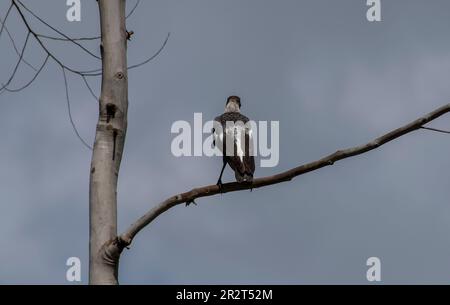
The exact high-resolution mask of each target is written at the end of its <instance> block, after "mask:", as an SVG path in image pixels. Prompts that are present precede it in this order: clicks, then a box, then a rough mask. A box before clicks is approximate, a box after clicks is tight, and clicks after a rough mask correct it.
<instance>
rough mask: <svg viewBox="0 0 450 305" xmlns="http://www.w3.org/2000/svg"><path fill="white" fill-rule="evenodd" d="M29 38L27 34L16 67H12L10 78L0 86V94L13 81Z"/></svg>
mask: <svg viewBox="0 0 450 305" xmlns="http://www.w3.org/2000/svg"><path fill="white" fill-rule="evenodd" d="M29 38H30V32H28V34H27V38H26V39H25V43H24V44H23V47H22V51H21V52H20V56H19V59H18V60H17V63H16V65H15V66H14V70H13V72H12V74H11V76H10V77H9V79H8V81H7V82H6V84H2V87H1V88H0V92H1V91H3V89H5V88H6V87H7V86H9V84H10V83H11V81H12V80H13V79H14V76H16V73H17V70H18V69H19V66H20V63H21V62H22V58H23V55H24V53H25V49H26V48H27V44H28V39H29Z"/></svg>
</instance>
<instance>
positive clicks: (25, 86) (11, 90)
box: [4, 55, 50, 92]
mask: <svg viewBox="0 0 450 305" xmlns="http://www.w3.org/2000/svg"><path fill="white" fill-rule="evenodd" d="M49 58H50V56H48V55H47V56H46V57H45V60H44V62H43V63H42V65H41V67H40V68H39V69H38V70H37V71H36V73H35V74H34V76H33V78H32V79H31V80H30V81H29V82H28V83H26V84H25V85H23V86H22V87H20V88H17V89H10V88H8V87H5V88H4V89H5V91H8V92H19V91H22V90H24V89H25V88H27V87H28V86H30V85H31V84H32V83H33V82H34V81H35V80H36V78H37V77H38V76H39V74H40V73H41V71H42V70H43V69H44V67H45V65H46V64H47V61H48V59H49Z"/></svg>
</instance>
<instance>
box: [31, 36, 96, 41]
mask: <svg viewBox="0 0 450 305" xmlns="http://www.w3.org/2000/svg"><path fill="white" fill-rule="evenodd" d="M37 35H38V36H39V37H42V38H46V39H51V40H57V41H69V42H72V41H91V40H98V39H100V38H101V37H100V36H94V37H80V38H64V37H55V36H50V35H44V34H37Z"/></svg>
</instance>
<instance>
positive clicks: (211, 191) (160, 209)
mask: <svg viewBox="0 0 450 305" xmlns="http://www.w3.org/2000/svg"><path fill="white" fill-rule="evenodd" d="M447 112H450V104H447V105H445V106H442V107H440V108H438V109H436V110H434V111H432V112H430V113H428V114H426V115H425V116H423V117H420V118H418V119H416V120H415V121H413V122H411V123H409V124H406V125H404V126H402V127H400V128H397V129H395V130H393V131H391V132H388V133H386V134H384V135H382V136H381V137H378V138H376V139H374V140H373V141H371V142H369V143H366V144H363V145H360V146H356V147H352V148H347V149H343V150H338V151H336V152H335V153H333V154H331V155H328V156H326V157H323V158H321V159H319V160H317V161H314V162H311V163H307V164H304V165H300V166H298V167H295V168H292V169H290V170H288V171H285V172H282V173H279V174H276V175H273V176H267V177H262V178H257V179H255V180H254V181H253V184H244V183H237V182H232V183H227V184H224V185H223V186H222V193H228V192H236V191H242V190H248V189H256V188H260V187H264V186H269V185H273V184H277V183H281V182H286V181H290V180H292V179H293V178H295V177H297V176H300V175H303V174H306V173H308V172H311V171H315V170H318V169H320V168H322V167H325V166H329V165H333V164H334V163H335V162H337V161H339V160H343V159H346V158H350V157H354V156H357V155H360V154H363V153H366V152H368V151H371V150H373V149H376V148H378V147H380V146H382V145H384V144H386V143H388V142H390V141H393V140H395V139H397V138H399V137H401V136H403V135H405V134H407V133H410V132H412V131H415V130H417V129H420V128H422V126H423V125H424V124H426V123H428V122H430V121H433V120H434V119H436V118H438V117H440V116H442V115H443V114H445V113H447ZM219 193H221V191H220V189H219V187H218V186H217V185H208V186H203V187H198V188H194V189H192V190H191V191H189V192H185V193H180V194H178V195H175V196H172V197H169V198H168V199H166V200H164V201H163V202H161V203H159V204H158V205H157V206H155V207H154V208H152V209H151V210H150V211H148V212H147V213H146V214H145V215H144V216H142V217H141V218H139V219H138V220H137V221H136V222H135V223H134V224H133V225H131V226H130V227H129V228H128V229H127V230H126V231H125V232H124V233H122V234H121V235H120V236H118V237H117V240H116V242H114V243H111V244H110V245H109V247H118V249H116V251H119V252H120V251H122V249H123V247H127V246H128V245H130V244H131V242H132V240H133V238H134V237H135V236H136V234H137V233H139V232H140V231H141V230H142V229H143V228H145V227H146V226H147V225H148V224H150V223H151V222H152V221H153V220H155V219H156V218H157V217H158V216H159V215H161V214H162V213H164V212H165V211H167V210H169V209H170V208H172V207H174V206H176V205H179V204H182V203H186V204H189V203H193V202H194V200H195V199H197V198H201V197H209V196H213V195H216V194H219ZM109 251H113V249H109Z"/></svg>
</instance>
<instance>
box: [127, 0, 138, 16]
mask: <svg viewBox="0 0 450 305" xmlns="http://www.w3.org/2000/svg"><path fill="white" fill-rule="evenodd" d="M140 3H141V0H137V1H136V3H135V4H134V6H133V8H132V9H131V11H130V12H129V13H128V15H127V16H126V17H125V19H128V18H129V17H131V15H133V13H134V11H135V10H136V8H137V7H138V6H139V4H140Z"/></svg>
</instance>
